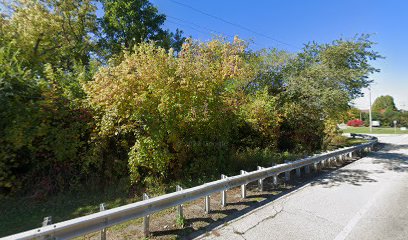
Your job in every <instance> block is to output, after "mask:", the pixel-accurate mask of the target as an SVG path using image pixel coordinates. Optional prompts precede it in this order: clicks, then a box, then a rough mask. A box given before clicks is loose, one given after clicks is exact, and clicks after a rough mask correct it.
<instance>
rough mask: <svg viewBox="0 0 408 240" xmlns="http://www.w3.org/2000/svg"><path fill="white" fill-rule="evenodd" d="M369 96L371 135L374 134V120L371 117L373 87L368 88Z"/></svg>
mask: <svg viewBox="0 0 408 240" xmlns="http://www.w3.org/2000/svg"><path fill="white" fill-rule="evenodd" d="M368 96H369V99H370V100H369V101H370V107H369V108H368V113H369V115H370V133H372V132H373V119H372V115H371V87H369V88H368Z"/></svg>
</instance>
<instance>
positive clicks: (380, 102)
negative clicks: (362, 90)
mask: <svg viewBox="0 0 408 240" xmlns="http://www.w3.org/2000/svg"><path fill="white" fill-rule="evenodd" d="M373 111H374V112H378V113H384V112H386V111H397V107H395V103H394V98H393V97H391V96H389V95H386V96H379V97H378V98H376V99H375V101H374V103H373Z"/></svg>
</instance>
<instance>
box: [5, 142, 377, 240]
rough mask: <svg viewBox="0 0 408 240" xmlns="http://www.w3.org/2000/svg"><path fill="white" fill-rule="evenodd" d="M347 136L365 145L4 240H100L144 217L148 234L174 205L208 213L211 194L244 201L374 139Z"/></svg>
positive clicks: (146, 199) (342, 157)
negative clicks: (94, 235)
mask: <svg viewBox="0 0 408 240" xmlns="http://www.w3.org/2000/svg"><path fill="white" fill-rule="evenodd" d="M351 136H352V137H361V138H365V139H367V140H369V142H367V143H364V144H360V145H356V146H352V147H346V148H342V149H337V150H335V151H332V152H327V153H322V154H317V155H314V156H309V157H306V158H304V159H299V160H296V161H292V162H286V163H283V164H279V165H275V166H272V167H268V168H263V167H258V170H256V171H252V172H245V171H241V175H237V176H231V177H227V176H225V175H222V176H221V179H220V180H217V181H213V182H209V183H206V184H203V185H200V186H197V187H193V188H188V189H182V188H181V187H179V186H178V187H177V191H176V192H173V193H169V194H165V195H162V196H158V197H154V198H150V199H149V197H148V196H147V195H144V197H143V199H144V200H143V201H139V202H136V203H132V204H128V205H124V206H121V207H117V208H113V209H109V210H104V207H103V206H101V210H103V211H101V212H98V213H94V214H90V215H87V216H83V217H79V218H75V219H71V220H68V221H64V222H59V223H55V224H50V225H47V223H45V224H44V225H46V226H43V227H41V228H37V229H33V230H29V231H26V232H22V233H18V234H15V235H11V236H8V237H5V238H4V239H36V238H42V239H44V238H45V239H47V238H50V239H69V238H73V237H78V236H81V235H85V234H87V233H91V232H96V231H101V239H106V228H108V227H111V226H113V225H117V224H120V223H123V222H126V221H129V220H132V219H135V218H140V217H144V234H145V235H148V234H149V215H150V214H152V213H155V212H158V211H161V210H164V209H167V208H170V207H175V206H178V215H179V216H181V217H182V215H183V211H182V204H183V203H185V202H189V201H192V200H196V199H198V198H202V197H205V211H206V212H210V204H209V203H210V198H209V196H210V195H211V194H214V193H218V192H221V194H222V195H221V196H222V197H221V205H222V206H225V205H226V204H227V193H226V190H228V189H230V188H233V187H238V186H241V193H242V197H243V198H245V197H246V184H248V183H250V182H255V181H257V182H258V185H259V188H260V189H262V187H263V180H264V179H265V178H268V177H273V178H274V183H275V184H276V181H277V176H278V175H279V174H281V173H285V180H289V178H290V172H291V171H292V170H296V175H298V176H300V174H301V168H303V167H304V168H305V172H306V173H309V172H310V167H313V168H314V169H316V170H319V169H320V167H324V166H326V165H328V164H329V165H330V164H332V163H333V162H338V161H340V162H342V161H344V160H345V159H346V158H347V156H349V157H352V156H353V154H355V153H359V154H361V152H362V151H371V150H372V148H373V146H374V145H375V144H376V143H377V138H375V137H371V136H367V135H361V134H352V135H351ZM47 221H48V220H47Z"/></svg>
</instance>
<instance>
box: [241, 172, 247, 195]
mask: <svg viewBox="0 0 408 240" xmlns="http://www.w3.org/2000/svg"><path fill="white" fill-rule="evenodd" d="M246 173H247V172H246V171H244V170H241V175H244V174H246ZM241 197H242V198H246V184H242V185H241Z"/></svg>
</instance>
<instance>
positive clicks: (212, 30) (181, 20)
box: [166, 15, 234, 38]
mask: <svg viewBox="0 0 408 240" xmlns="http://www.w3.org/2000/svg"><path fill="white" fill-rule="evenodd" d="M166 17H169V18H172V19H175V20H177V21H180V22H184V23H186V24H189V25H194V26H196V27H198V28H202V29H205V30H207V31H209V32H211V33H213V32H214V33H218V34H221V35H225V36H227V37H230V38H234V36H232V35H229V34H225V33H222V32H220V31H217V30H214V29H211V28H207V27H204V26H200V25H198V24H196V23H193V22H190V21H186V20H183V19H181V18H176V17H173V16H170V15H166Z"/></svg>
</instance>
